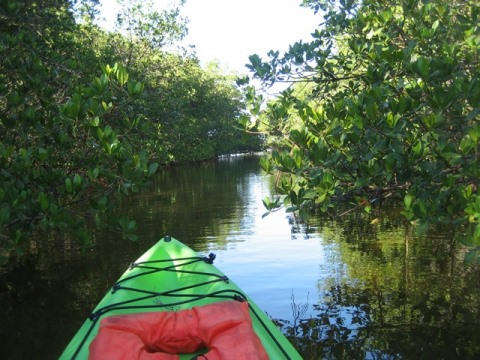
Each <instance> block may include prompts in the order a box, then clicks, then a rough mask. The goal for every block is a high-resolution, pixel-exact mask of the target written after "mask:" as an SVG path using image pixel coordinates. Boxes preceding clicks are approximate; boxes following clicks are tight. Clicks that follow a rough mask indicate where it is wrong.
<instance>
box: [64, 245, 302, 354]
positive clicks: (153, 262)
mask: <svg viewBox="0 0 480 360" xmlns="http://www.w3.org/2000/svg"><path fill="white" fill-rule="evenodd" d="M214 259H215V255H214V254H210V255H209V256H201V255H198V254H197V253H196V252H195V251H193V250H192V249H190V248H189V247H187V246H186V245H184V244H182V243H181V242H179V241H177V240H175V239H173V238H170V237H165V238H163V239H161V240H160V241H158V242H157V243H156V244H155V245H154V246H153V247H152V248H151V249H150V250H148V251H147V252H146V253H145V254H143V255H142V256H141V257H140V258H139V259H138V260H137V261H135V262H134V263H132V264H131V266H130V267H129V268H128V269H127V271H126V272H125V273H124V274H123V275H122V276H121V277H120V278H119V280H118V281H117V282H116V283H115V285H114V286H113V287H112V289H111V291H110V292H109V293H107V294H106V295H105V297H104V298H103V299H102V300H101V301H100V302H99V304H98V305H97V307H96V308H95V309H94V311H93V312H92V314H91V315H90V317H89V319H87V320H86V321H85V322H84V324H83V325H82V327H81V328H80V330H79V331H78V332H77V333H76V335H75V336H74V338H73V339H72V341H71V342H70V343H69V345H68V346H67V347H66V349H65V351H64V352H63V354H62V355H61V357H60V358H61V359H87V358H88V354H89V345H90V343H91V342H92V340H93V339H94V338H95V336H96V334H97V333H98V328H99V323H100V320H101V319H102V318H103V317H106V316H110V315H120V314H132V313H138V312H152V311H178V310H183V309H190V308H192V307H194V306H201V305H207V304H211V303H214V302H220V301H225V300H247V301H248V305H249V310H250V317H251V320H252V325H253V329H254V331H255V333H256V334H257V336H258V337H259V338H260V340H261V342H262V345H263V347H264V349H265V351H266V352H267V353H268V355H269V357H270V358H271V359H301V357H300V355H299V354H298V352H297V351H296V350H295V348H294V347H293V346H292V344H291V343H290V342H289V341H288V340H287V339H286V338H285V336H284V335H283V334H282V333H281V332H280V330H278V328H277V327H276V326H275V325H274V324H273V322H272V321H271V320H270V319H269V318H268V317H267V316H266V315H265V314H264V312H263V311H261V310H260V309H259V308H258V306H257V305H256V304H255V303H254V302H253V301H252V300H251V299H250V298H249V297H248V296H247V295H246V294H244V293H243V292H242V290H241V289H240V288H239V287H238V286H237V285H236V284H235V283H234V282H233V281H231V280H230V279H228V277H226V276H225V275H224V274H223V273H222V272H221V271H220V270H218V269H217V268H216V267H215V266H214V265H213V261H214ZM193 355H194V354H183V355H180V359H191V358H192V356H193Z"/></svg>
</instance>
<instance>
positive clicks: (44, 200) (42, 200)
mask: <svg viewBox="0 0 480 360" xmlns="http://www.w3.org/2000/svg"><path fill="white" fill-rule="evenodd" d="M38 202H39V203H40V208H41V209H42V211H45V210H47V209H48V205H49V202H48V199H47V196H46V195H45V193H44V192H43V191H42V192H41V193H40V194H38Z"/></svg>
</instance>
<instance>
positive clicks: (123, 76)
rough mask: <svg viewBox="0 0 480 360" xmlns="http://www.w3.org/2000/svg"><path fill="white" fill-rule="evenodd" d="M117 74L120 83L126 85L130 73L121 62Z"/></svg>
mask: <svg viewBox="0 0 480 360" xmlns="http://www.w3.org/2000/svg"><path fill="white" fill-rule="evenodd" d="M115 75H116V76H117V80H118V82H119V83H120V85H122V86H123V85H125V83H126V82H127V81H128V73H127V70H126V69H125V67H124V66H123V65H121V64H119V65H118V66H117V71H116V73H115Z"/></svg>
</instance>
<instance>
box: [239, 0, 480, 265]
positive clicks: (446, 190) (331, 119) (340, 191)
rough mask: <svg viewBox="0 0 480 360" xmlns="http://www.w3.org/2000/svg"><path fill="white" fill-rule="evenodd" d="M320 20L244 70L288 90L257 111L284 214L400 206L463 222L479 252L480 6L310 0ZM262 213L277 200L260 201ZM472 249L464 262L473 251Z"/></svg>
mask: <svg viewBox="0 0 480 360" xmlns="http://www.w3.org/2000/svg"><path fill="white" fill-rule="evenodd" d="M304 6H308V7H310V8H312V9H313V10H314V11H316V12H318V13H319V14H323V19H324V21H323V23H322V24H321V25H320V26H319V28H318V29H316V30H315V31H314V33H313V34H312V35H313V40H312V41H311V42H309V43H302V42H300V43H296V44H294V45H292V46H291V47H290V49H289V51H288V52H286V53H285V54H284V55H283V56H280V54H279V53H278V52H273V51H272V52H270V53H269V54H268V59H267V60H262V59H261V58H260V57H259V56H258V55H252V56H251V58H250V60H251V64H250V68H251V70H252V71H253V72H254V76H255V77H257V78H260V79H261V80H263V82H264V83H265V84H271V83H274V82H282V81H283V82H285V81H289V82H292V83H293V86H291V87H290V88H289V89H288V90H286V91H284V92H283V93H282V94H281V96H279V97H278V98H277V99H276V100H275V101H271V102H269V103H267V104H266V106H264V110H263V111H262V112H258V109H259V108H260V105H259V104H258V100H259V97H258V96H252V95H251V93H252V92H253V90H252V89H250V90H249V92H250V96H249V97H247V101H249V102H250V104H249V108H251V109H255V110H256V111H253V112H252V116H253V117H254V118H255V119H257V123H256V124H255V126H262V127H263V128H264V129H265V131H267V132H268V133H269V135H270V142H271V143H273V144H274V151H273V152H272V156H271V157H270V159H269V161H265V162H263V166H264V168H265V170H267V171H269V172H279V173H280V174H282V176H281V177H280V178H279V180H278V184H277V190H278V192H279V194H280V195H282V197H283V203H284V204H285V205H287V207H288V208H287V210H288V211H295V212H297V211H298V212H299V213H300V214H301V215H303V216H304V217H307V216H308V212H309V209H311V208H312V207H315V208H321V209H322V210H323V211H332V210H333V209H335V208H336V206H337V204H338V201H339V200H342V201H343V202H348V203H350V204H352V206H354V207H361V208H364V209H365V211H367V212H370V211H372V209H373V208H374V206H375V204H378V203H380V202H381V200H382V199H385V198H386V197H389V196H393V197H395V196H396V197H399V198H401V199H403V205H404V214H405V216H406V218H407V219H408V220H410V221H412V222H414V223H416V224H418V225H419V228H420V230H426V229H427V228H428V226H429V224H432V223H443V224H453V225H456V226H457V225H458V226H460V227H459V229H460V231H459V232H460V233H463V232H464V233H465V235H466V236H464V237H463V239H464V240H465V241H466V242H467V243H468V244H469V245H471V246H474V250H475V249H477V250H478V249H479V246H480V193H479V186H478V185H479V182H478V179H479V177H480V169H479V156H480V154H479V143H480V123H479V115H480V110H479V109H480V63H479V55H480V26H479V24H480V23H479V20H480V18H479V16H480V6H479V4H478V3H477V2H475V1H466V2H465V1H450V0H449V1H446V0H432V1H419V0H402V1H392V0H366V1H357V0H341V1H333V0H323V1H320V0H306V1H304ZM265 203H266V206H267V208H268V210H270V211H273V210H275V209H276V208H278V206H280V201H278V199H273V200H268V199H266V200H265ZM476 254H478V252H472V253H470V255H469V256H471V257H472V258H473V257H475V256H477V255H476Z"/></svg>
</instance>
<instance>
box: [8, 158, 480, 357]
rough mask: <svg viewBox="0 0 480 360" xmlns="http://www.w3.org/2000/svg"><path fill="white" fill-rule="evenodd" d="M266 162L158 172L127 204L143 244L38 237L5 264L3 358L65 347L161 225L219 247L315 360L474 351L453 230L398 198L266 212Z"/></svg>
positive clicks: (104, 236) (243, 283)
mask: <svg viewBox="0 0 480 360" xmlns="http://www.w3.org/2000/svg"><path fill="white" fill-rule="evenodd" d="M258 160H259V159H258V157H247V156H245V157H232V158H224V159H221V160H220V161H212V162H205V163H202V164H196V165H188V166H180V167H174V168H171V169H165V170H163V171H162V172H160V173H159V174H158V176H157V177H156V178H155V181H154V183H153V186H152V188H151V189H150V191H149V192H145V193H142V194H137V195H135V196H133V197H132V198H129V199H127V200H125V202H124V204H123V207H124V212H125V213H126V214H128V215H130V216H132V217H134V218H135V219H137V223H138V227H139V233H138V235H139V240H138V242H133V243H132V242H128V241H124V240H121V238H120V237H119V236H118V234H116V233H110V232H99V233H97V234H96V235H95V243H96V247H95V249H94V250H92V251H87V252H81V251H79V250H78V249H77V248H76V246H75V245H74V243H72V242H71V241H70V239H64V238H62V236H60V235H59V234H51V236H50V237H49V238H48V239H43V241H41V242H39V243H37V244H35V245H34V246H33V247H32V254H31V256H30V257H29V260H28V261H27V262H24V263H19V264H17V265H15V266H12V267H11V268H10V269H8V270H3V272H1V273H0V306H1V307H0V308H1V309H2V311H3V312H4V314H3V317H2V321H1V322H0V337H1V338H2V346H1V347H0V358H6V359H7V358H8V359H24V358H36V359H51V358H55V357H56V356H58V355H59V354H60V352H61V351H62V350H63V347H64V346H65V345H66V343H67V341H68V339H69V338H71V336H72V335H73V333H74V332H75V331H76V329H77V328H78V327H79V326H80V323H81V322H82V319H83V318H84V317H85V316H87V315H88V313H89V311H90V310H91V309H92V308H93V307H94V305H95V304H96V303H97V302H98V300H99V299H100V298H101V296H102V295H103V294H104V293H105V292H106V291H107V290H108V288H109V286H110V285H111V284H112V283H113V282H114V281H115V280H116V279H117V278H118V276H119V275H120V274H121V273H122V272H123V271H124V270H125V269H126V267H127V266H128V264H129V263H130V261H132V260H134V259H136V258H137V257H138V256H139V255H140V254H142V253H143V252H144V251H145V250H146V249H147V248H149V247H150V246H151V245H152V244H153V243H155V242H156V241H157V240H158V238H159V237H161V236H162V235H164V234H169V235H172V236H174V237H177V238H178V239H180V240H182V241H184V242H185V243H186V244H188V245H189V246H191V247H192V248H194V249H195V250H196V251H199V252H205V253H206V252H210V251H213V252H215V253H216V254H217V260H216V262H215V263H216V265H217V266H218V267H219V268H220V269H222V270H223V271H224V272H225V273H226V274H228V275H229V277H230V278H231V279H233V281H235V282H236V283H237V284H238V285H239V286H240V287H241V288H243V289H244V290H245V292H247V293H248V294H249V295H250V296H251V297H252V298H253V299H254V300H255V301H256V302H257V304H258V305H259V306H260V308H262V309H263V310H265V311H266V312H267V313H268V314H269V315H270V316H271V317H272V318H274V319H275V321H276V322H277V324H278V325H279V326H280V327H282V329H283V330H284V332H285V333H286V334H288V336H289V337H290V339H291V341H292V342H294V343H295V344H296V346H297V348H298V349H299V351H300V352H301V353H302V355H303V356H304V358H305V359H320V358H326V359H363V358H369V359H387V358H388V359H396V358H402V359H421V358H427V357H429V358H439V359H462V358H463V359H468V358H472V359H473V358H475V357H476V356H477V357H478V355H479V354H480V335H479V334H478V331H477V330H478V327H479V325H480V314H479V311H480V272H479V269H478V268H475V267H467V266H465V265H464V264H463V261H462V259H463V251H464V250H463V249H462V248H461V247H460V246H459V245H457V244H456V242H455V241H454V240H453V239H454V234H453V233H451V232H449V231H446V230H445V229H434V230H433V231H432V232H431V233H430V234H429V235H428V236H426V237H422V238H419V237H417V236H415V234H414V232H413V230H412V229H411V228H409V227H408V225H407V224H406V223H405V222H404V220H403V218H402V217H401V216H399V214H398V213H399V211H398V209H395V208H394V207H388V208H387V207H384V208H382V209H381V212H377V213H375V214H374V215H373V217H374V218H375V219H374V218H373V217H367V216H366V215H365V214H363V213H355V212H350V213H347V214H346V215H345V216H344V217H342V218H341V219H337V220H335V221H333V220H331V219H328V218H326V217H322V216H314V217H313V218H312V221H311V222H310V224H309V225H308V226H307V225H305V224H303V223H301V222H299V221H297V220H296V219H295V218H294V217H292V216H291V215H287V214H285V213H284V212H283V211H279V212H276V213H273V214H271V215H269V216H268V217H266V218H262V214H263V213H264V212H265V210H264V208H263V205H262V201H261V200H262V198H263V197H264V196H266V195H269V194H270V193H271V191H272V189H273V185H274V181H275V179H274V178H271V177H267V176H265V175H264V174H262V173H261V170H260V167H259V163H258ZM372 220H374V221H372ZM25 339H29V346H23V345H22V344H24V343H25Z"/></svg>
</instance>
